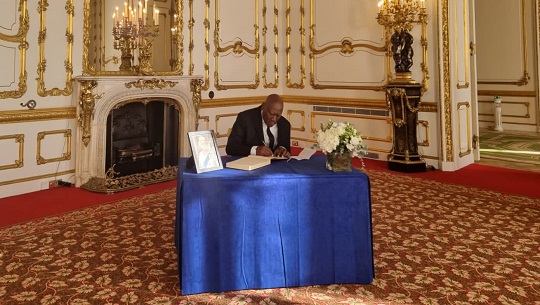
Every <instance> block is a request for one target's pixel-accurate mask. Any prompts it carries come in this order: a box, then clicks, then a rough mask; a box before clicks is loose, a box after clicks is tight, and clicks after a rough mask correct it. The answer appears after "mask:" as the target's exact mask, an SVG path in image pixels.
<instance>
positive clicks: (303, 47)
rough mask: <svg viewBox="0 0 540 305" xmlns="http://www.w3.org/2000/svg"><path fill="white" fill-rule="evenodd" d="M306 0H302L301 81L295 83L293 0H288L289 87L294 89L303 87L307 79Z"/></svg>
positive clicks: (300, 29)
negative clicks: (292, 49)
mask: <svg viewBox="0 0 540 305" xmlns="http://www.w3.org/2000/svg"><path fill="white" fill-rule="evenodd" d="M305 15H306V12H305V7H304V0H300V28H299V29H298V31H299V33H300V75H301V76H300V82H298V83H293V82H292V81H291V71H292V67H291V31H292V30H291V0H287V87H288V88H294V89H303V88H304V87H305V85H306V84H305V81H306V67H305V65H306V43H305V40H306V28H305V27H304V20H305Z"/></svg>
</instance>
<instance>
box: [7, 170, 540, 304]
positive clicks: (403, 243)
mask: <svg viewBox="0 0 540 305" xmlns="http://www.w3.org/2000/svg"><path fill="white" fill-rule="evenodd" d="M367 173H368V175H369V176H370V179H371V184H372V210H373V236H374V258H375V268H376V271H375V272H376V279H375V280H374V282H373V283H372V284H371V285H352V284H348V285H321V286H309V287H297V288H281V289H266V290H246V291H234V292H227V293H216V294H200V295H192V296H182V295H181V293H180V290H179V287H178V271H177V263H176V262H177V254H176V251H175V249H174V241H173V240H174V211H175V195H176V190H175V189H174V188H170V189H166V190H163V191H158V192H155V193H151V194H145V195H139V196H135V197H131V198H126V199H121V200H118V201H115V202H113V203H108V204H104V205H99V206H93V207H89V208H84V209H81V210H78V211H74V212H69V213H66V214H62V215H58V216H54V217H47V218H44V219H39V220H35V221H29V222H26V223H23V224H19V225H15V226H11V227H7V228H4V229H2V230H0V270H1V272H0V304H6V305H8V304H92V305H94V304H183V305H193V304H238V305H240V304H242V305H248V304H254V305H255V304H258V305H270V304H353V305H364V304H367V305H392V304H426V305H428V304H429V305H438V304H459V305H464V304H471V305H476V304H508V305H518V304H519V305H524V304H533V305H540V254H539V253H540V251H539V250H540V199H537V198H528V197H521V196H513V195H507V194H502V193H498V192H494V191H488V190H481V189H475V188H468V187H464V186H458V185H448V184H443V183H440V182H434V181H426V180H423V179H419V178H415V177H410V176H405V175H395V174H392V173H390V172H385V171H374V170H369V169H368V171H367ZM329 204H331V203H329Z"/></svg>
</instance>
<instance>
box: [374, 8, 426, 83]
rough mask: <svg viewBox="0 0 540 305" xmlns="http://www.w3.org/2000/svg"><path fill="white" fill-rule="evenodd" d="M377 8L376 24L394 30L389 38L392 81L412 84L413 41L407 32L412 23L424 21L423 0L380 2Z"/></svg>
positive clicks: (424, 9)
mask: <svg viewBox="0 0 540 305" xmlns="http://www.w3.org/2000/svg"><path fill="white" fill-rule="evenodd" d="M378 6H379V13H378V14H377V22H378V23H379V24H380V25H382V26H384V27H385V28H387V29H393V30H394V33H393V34H392V36H391V38H390V43H391V45H392V57H393V58H394V62H395V67H394V70H395V72H396V77H395V80H394V81H395V82H414V80H412V78H411V71H410V68H411V67H412V65H413V55H414V52H413V48H412V43H413V41H414V39H413V36H412V35H411V34H410V33H409V31H410V30H411V29H412V27H413V23H423V22H425V21H426V19H427V13H426V4H425V0H381V1H380V2H379V3H378Z"/></svg>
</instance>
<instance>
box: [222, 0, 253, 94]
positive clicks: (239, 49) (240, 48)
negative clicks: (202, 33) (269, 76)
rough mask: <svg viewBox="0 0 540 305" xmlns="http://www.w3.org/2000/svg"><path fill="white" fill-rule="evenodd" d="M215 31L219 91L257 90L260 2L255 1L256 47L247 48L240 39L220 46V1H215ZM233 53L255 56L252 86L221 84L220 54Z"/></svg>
mask: <svg viewBox="0 0 540 305" xmlns="http://www.w3.org/2000/svg"><path fill="white" fill-rule="evenodd" d="M214 5H215V18H216V23H215V30H214V48H215V52H214V63H215V64H214V65H215V67H214V69H215V71H214V86H215V88H216V89H217V90H227V89H241V88H245V89H257V87H259V82H260V80H259V49H260V44H259V1H255V13H254V15H255V24H254V25H253V27H254V29H255V46H254V47H253V48H252V49H250V48H248V47H246V46H244V43H243V41H242V40H240V39H238V40H236V41H234V42H233V44H230V45H228V46H226V47H221V45H220V39H219V29H220V25H219V24H220V22H221V20H220V19H219V0H215V4H214ZM229 50H230V51H231V52H233V53H237V54H240V53H243V52H246V53H249V54H252V55H254V56H255V81H254V83H252V84H239V85H222V84H220V78H219V54H220V53H225V52H228V51H229Z"/></svg>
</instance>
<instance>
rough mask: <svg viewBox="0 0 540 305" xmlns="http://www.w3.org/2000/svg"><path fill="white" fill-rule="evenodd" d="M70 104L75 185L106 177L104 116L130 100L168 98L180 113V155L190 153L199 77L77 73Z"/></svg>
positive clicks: (199, 85)
mask: <svg viewBox="0 0 540 305" xmlns="http://www.w3.org/2000/svg"><path fill="white" fill-rule="evenodd" d="M73 82H74V85H73V88H74V93H73V95H72V103H73V105H74V106H75V107H76V108H77V120H78V128H77V134H76V136H75V156H76V164H75V185H76V186H81V185H83V184H85V183H87V182H88V181H89V180H90V179H91V178H101V179H105V178H107V177H106V169H105V155H106V154H105V149H106V147H107V145H106V143H105V142H106V132H107V130H106V129H107V117H108V115H109V113H110V112H111V110H112V109H114V108H116V107H118V106H119V105H122V104H125V103H128V102H129V101H132V100H137V99H138V100H140V99H168V100H172V101H174V103H175V104H174V105H175V107H176V108H177V109H178V113H179V133H178V137H179V152H178V154H179V156H188V155H189V154H190V148H189V141H188V139H187V132H188V131H194V130H196V121H197V114H198V105H199V104H200V101H201V84H202V78H201V77H195V76H78V77H75V78H74V79H73Z"/></svg>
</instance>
